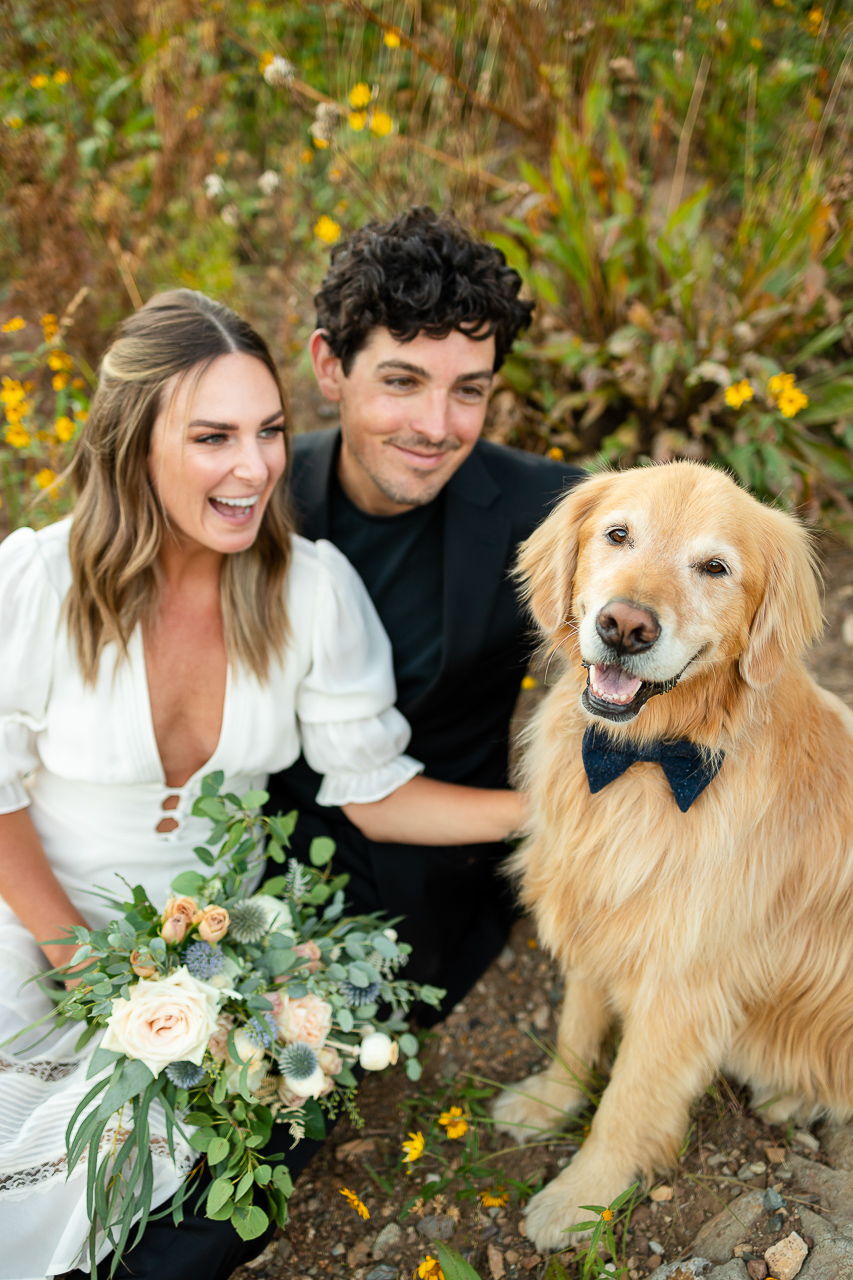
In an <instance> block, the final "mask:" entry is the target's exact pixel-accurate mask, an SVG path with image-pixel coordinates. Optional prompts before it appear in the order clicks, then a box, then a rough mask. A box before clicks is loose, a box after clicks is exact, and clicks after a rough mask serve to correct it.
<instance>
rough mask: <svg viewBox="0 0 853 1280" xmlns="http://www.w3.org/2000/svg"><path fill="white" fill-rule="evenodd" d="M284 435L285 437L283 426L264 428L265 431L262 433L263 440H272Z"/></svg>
mask: <svg viewBox="0 0 853 1280" xmlns="http://www.w3.org/2000/svg"><path fill="white" fill-rule="evenodd" d="M283 435H284V427H283V426H281V425H280V426H277V427H264V429H263V431H262V432H261V438H262V439H263V440H272V439H274V438H275V436H283Z"/></svg>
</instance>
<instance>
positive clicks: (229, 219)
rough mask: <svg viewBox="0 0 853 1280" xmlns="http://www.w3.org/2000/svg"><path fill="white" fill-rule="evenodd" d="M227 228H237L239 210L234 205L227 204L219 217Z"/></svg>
mask: <svg viewBox="0 0 853 1280" xmlns="http://www.w3.org/2000/svg"><path fill="white" fill-rule="evenodd" d="M219 216H220V217H221V218H222V221H223V222H224V223H225V225H226V226H227V227H239V225H240V210H239V209H238V207H237V205H236V204H227V205H226V206H225V208H224V209H223V210H222V213H221V214H220V215H219Z"/></svg>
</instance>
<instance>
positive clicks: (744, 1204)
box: [693, 1191, 764, 1280]
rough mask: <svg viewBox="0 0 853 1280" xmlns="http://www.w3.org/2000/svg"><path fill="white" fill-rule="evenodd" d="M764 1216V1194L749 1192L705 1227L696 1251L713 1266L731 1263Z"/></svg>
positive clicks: (728, 1206) (697, 1241)
mask: <svg viewBox="0 0 853 1280" xmlns="http://www.w3.org/2000/svg"><path fill="white" fill-rule="evenodd" d="M763 1214H764V1192H763V1191H745V1192H744V1193H743V1195H740V1196H738V1198H737V1199H736V1200H732V1201H731V1202H730V1203H729V1204H728V1205H727V1206H726V1207H725V1209H722V1210H721V1211H720V1212H719V1213H718V1214H717V1215H716V1216H715V1217H713V1218H711V1219H710V1220H709V1221H708V1222H706V1223H705V1225H704V1226H703V1227H702V1229H701V1230H700V1231H699V1233H698V1235H697V1236H696V1239H695V1240H694V1241H693V1249H694V1251H695V1252H696V1253H697V1254H700V1255H701V1256H702V1257H704V1258H710V1259H711V1261H712V1262H728V1260H729V1258H731V1256H732V1250H733V1249H734V1247H735V1245H736V1244H737V1242H738V1241H739V1240H742V1239H743V1237H744V1236H745V1235H747V1233H748V1232H749V1231H750V1230H751V1228H752V1227H754V1226H755V1224H756V1222H757V1221H758V1219H759V1218H760V1217H761V1216H762V1215H763ZM715 1280H716V1277H715Z"/></svg>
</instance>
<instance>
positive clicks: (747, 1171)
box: [737, 1164, 757, 1180]
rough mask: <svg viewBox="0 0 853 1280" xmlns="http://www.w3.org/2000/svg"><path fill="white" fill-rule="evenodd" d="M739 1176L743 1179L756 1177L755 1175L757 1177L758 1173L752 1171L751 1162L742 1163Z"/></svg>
mask: <svg viewBox="0 0 853 1280" xmlns="http://www.w3.org/2000/svg"><path fill="white" fill-rule="evenodd" d="M737 1176H738V1177H739V1178H740V1179H741V1180H743V1179H748V1178H754V1177H756V1176H757V1175H756V1174H754V1173H753V1172H752V1165H751V1164H742V1165H741V1167H740V1168H739V1169H738V1171H737Z"/></svg>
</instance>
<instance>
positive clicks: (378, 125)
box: [370, 111, 394, 138]
mask: <svg viewBox="0 0 853 1280" xmlns="http://www.w3.org/2000/svg"><path fill="white" fill-rule="evenodd" d="M370 127H371V129H372V130H373V132H374V133H375V134H376V136H377V138H384V137H386V136H387V135H388V134H389V133H390V132H391V130H392V129H393V128H394V121H393V120H392V119H391V117H390V116H389V115H388V113H387V112H385V111H374V113H373V115H372V116H371V117H370Z"/></svg>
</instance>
